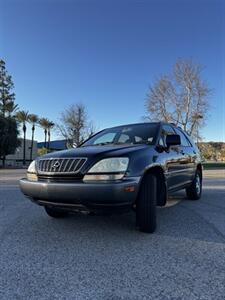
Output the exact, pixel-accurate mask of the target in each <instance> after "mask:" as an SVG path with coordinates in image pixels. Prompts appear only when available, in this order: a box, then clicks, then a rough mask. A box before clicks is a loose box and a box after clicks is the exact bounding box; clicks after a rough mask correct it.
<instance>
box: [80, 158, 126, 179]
mask: <svg viewBox="0 0 225 300" xmlns="http://www.w3.org/2000/svg"><path fill="white" fill-rule="evenodd" d="M128 163H129V158H128V157H113V158H105V159H102V160H100V161H99V162H97V163H96V164H95V165H94V166H93V167H92V168H91V169H90V170H89V171H88V173H87V175H85V176H84V179H83V180H84V181H91V180H92V181H96V180H103V181H104V180H119V179H122V178H123V177H124V174H125V172H126V170H127V167H128ZM109 173H110V174H109Z"/></svg>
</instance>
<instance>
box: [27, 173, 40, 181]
mask: <svg viewBox="0 0 225 300" xmlns="http://www.w3.org/2000/svg"><path fill="white" fill-rule="evenodd" d="M27 179H28V180H29V181H38V177H37V174H35V173H27Z"/></svg>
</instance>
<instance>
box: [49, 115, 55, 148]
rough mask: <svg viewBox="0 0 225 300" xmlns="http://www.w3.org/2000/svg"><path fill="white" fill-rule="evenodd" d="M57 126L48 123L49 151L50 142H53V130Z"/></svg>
mask: <svg viewBox="0 0 225 300" xmlns="http://www.w3.org/2000/svg"><path fill="white" fill-rule="evenodd" d="M54 126H55V124H54V123H53V122H51V121H50V122H49V123H48V150H49V148H50V140H51V129H52V128H53V127H54Z"/></svg>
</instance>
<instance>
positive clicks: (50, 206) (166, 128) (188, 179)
mask: <svg viewBox="0 0 225 300" xmlns="http://www.w3.org/2000/svg"><path fill="white" fill-rule="evenodd" d="M20 187H21V190H22V192H23V193H24V195H26V196H27V197H29V198H30V199H31V200H32V201H33V202H35V203H36V204H38V205H41V206H43V207H44V208H45V210H46V212H47V214H48V215H49V216H51V217H53V218H60V217H65V216H66V215H67V214H68V213H70V212H74V211H81V212H83V211H85V212H90V213H106V214H107V213H110V214H111V213H113V212H125V211H127V210H130V209H132V210H133V211H134V212H135V213H136V226H137V227H138V228H139V230H141V231H143V232H149V233H152V232H154V231H155V229H156V206H157V205H158V206H164V205H165V204H166V202H167V196H168V193H171V192H175V191H178V190H181V189H185V190H186V195H187V198H189V199H191V200H197V199H199V198H200V197H201V192H202V164H201V157H200V153H199V150H198V148H197V147H196V145H195V144H194V142H193V141H192V140H191V138H190V137H189V136H188V134H187V133H186V132H184V131H183V130H182V129H181V128H179V127H177V126H175V125H174V124H170V123H164V122H156V123H140V124H131V125H123V126H117V127H113V128H109V129H105V130H102V131H100V132H98V133H97V134H95V135H94V136H92V137H90V138H89V139H88V140H86V141H85V142H84V143H83V144H81V145H80V146H79V147H77V148H74V149H69V150H64V151H59V152H54V153H48V154H46V155H44V156H41V157H38V158H37V159H36V160H35V161H33V162H32V163H31V164H30V166H29V168H28V170H27V178H26V179H21V180H20Z"/></svg>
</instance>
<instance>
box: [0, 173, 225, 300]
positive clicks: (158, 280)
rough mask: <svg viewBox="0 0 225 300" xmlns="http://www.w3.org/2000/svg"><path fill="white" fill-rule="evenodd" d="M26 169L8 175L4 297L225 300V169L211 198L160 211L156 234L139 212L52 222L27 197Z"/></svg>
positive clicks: (3, 213)
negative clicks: (143, 226) (139, 220)
mask: <svg viewBox="0 0 225 300" xmlns="http://www.w3.org/2000/svg"><path fill="white" fill-rule="evenodd" d="M24 176H25V171H23V170H7V171H6V170H0V299H1V300H3V299H4V300H6V299H7V300H9V299H81V300H82V299H106V300H110V299H115V300H119V299H126V300H130V299H135V300H136V299H188V300H189V299H192V300H193V299H224V298H225V296H224V295H225V171H224V170H210V171H205V172H204V183H203V196H202V199H201V200H199V201H190V200H187V199H186V198H185V193H184V191H182V192H179V193H176V194H175V195H173V196H172V197H170V200H169V203H168V205H167V206H166V207H164V208H158V228H157V231H156V233H155V234H152V235H151V234H150V235H149V234H144V233H140V232H139V231H137V230H135V215H134V213H129V214H124V215H113V216H89V215H81V214H76V215H70V216H69V217H68V218H66V219H51V218H50V217H48V216H47V214H46V213H45V211H44V209H43V208H42V207H39V206H37V205H35V204H33V203H31V201H29V200H28V199H27V198H25V197H24V196H23V194H22V193H21V192H20V190H19V187H18V179H19V178H21V177H24Z"/></svg>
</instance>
